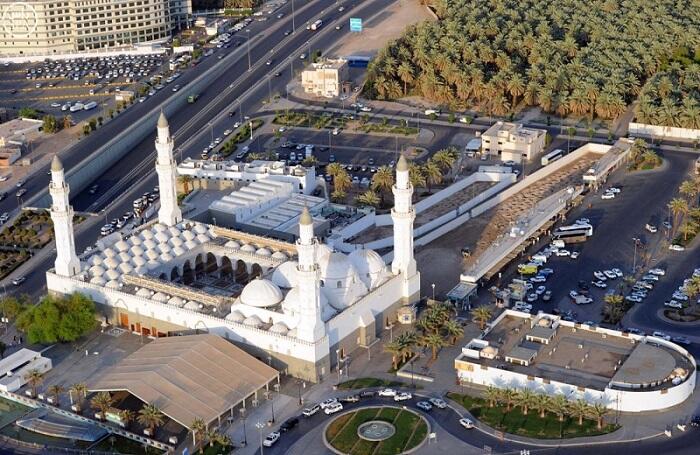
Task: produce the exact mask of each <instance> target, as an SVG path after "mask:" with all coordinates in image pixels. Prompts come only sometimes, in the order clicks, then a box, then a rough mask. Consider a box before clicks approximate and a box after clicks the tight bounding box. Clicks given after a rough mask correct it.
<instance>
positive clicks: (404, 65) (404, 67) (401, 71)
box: [396, 61, 415, 95]
mask: <svg viewBox="0 0 700 455" xmlns="http://www.w3.org/2000/svg"><path fill="white" fill-rule="evenodd" d="M396 73H397V76H399V79H401V82H403V94H404V95H406V91H407V85H408V84H412V83H413V81H414V80H415V79H414V76H413V68H411V64H410V63H409V62H407V61H404V62H401V64H400V65H399V67H398V68H397V69H396Z"/></svg>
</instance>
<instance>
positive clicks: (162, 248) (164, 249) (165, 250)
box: [156, 243, 172, 254]
mask: <svg viewBox="0 0 700 455" xmlns="http://www.w3.org/2000/svg"><path fill="white" fill-rule="evenodd" d="M156 249H157V250H158V251H160V253H161V254H163V253H170V251H171V250H172V248H170V245H168V244H167V243H161V244H160V245H158V248H156Z"/></svg>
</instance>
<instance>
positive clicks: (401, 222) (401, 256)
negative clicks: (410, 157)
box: [391, 155, 416, 279]
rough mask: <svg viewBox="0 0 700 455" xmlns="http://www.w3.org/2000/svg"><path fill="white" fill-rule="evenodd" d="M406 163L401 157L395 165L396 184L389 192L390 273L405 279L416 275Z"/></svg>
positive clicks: (414, 216) (409, 189) (411, 208)
mask: <svg viewBox="0 0 700 455" xmlns="http://www.w3.org/2000/svg"><path fill="white" fill-rule="evenodd" d="M408 175H409V173H408V162H407V161H406V158H404V156H403V155H401V157H400V158H399V162H398V163H397V164H396V183H395V184H394V186H393V188H392V189H391V191H392V192H393V193H394V208H393V209H391V219H392V221H393V223H394V261H393V262H392V263H391V271H392V272H393V273H394V274H395V275H398V274H400V273H402V274H404V276H405V278H406V279H408V277H411V276H413V275H415V273H416V261H415V259H413V220H414V219H415V218H416V212H415V210H414V208H413V204H412V202H411V198H412V197H413V186H412V185H411V181H410V180H409V176H408Z"/></svg>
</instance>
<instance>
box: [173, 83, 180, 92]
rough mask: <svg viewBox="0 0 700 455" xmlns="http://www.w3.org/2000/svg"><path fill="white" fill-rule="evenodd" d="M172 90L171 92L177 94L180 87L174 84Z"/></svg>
mask: <svg viewBox="0 0 700 455" xmlns="http://www.w3.org/2000/svg"><path fill="white" fill-rule="evenodd" d="M172 90H173V92H177V91H178V90H180V85H179V84H176V85H175V87H173V89H172Z"/></svg>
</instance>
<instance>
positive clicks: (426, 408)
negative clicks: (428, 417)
mask: <svg viewBox="0 0 700 455" xmlns="http://www.w3.org/2000/svg"><path fill="white" fill-rule="evenodd" d="M416 407H417V408H418V409H422V410H424V411H426V412H429V411H432V410H433V405H432V404H430V403H429V402H427V401H419V402H418V403H416Z"/></svg>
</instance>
